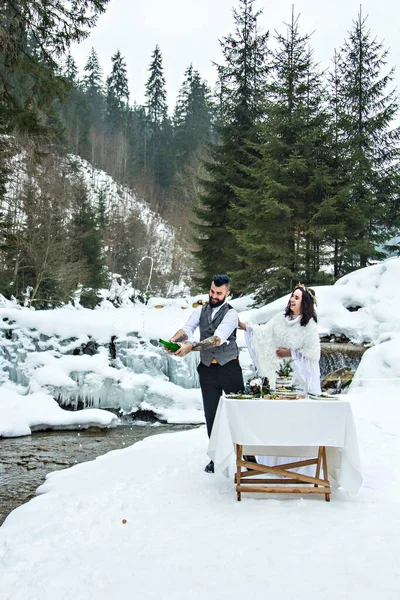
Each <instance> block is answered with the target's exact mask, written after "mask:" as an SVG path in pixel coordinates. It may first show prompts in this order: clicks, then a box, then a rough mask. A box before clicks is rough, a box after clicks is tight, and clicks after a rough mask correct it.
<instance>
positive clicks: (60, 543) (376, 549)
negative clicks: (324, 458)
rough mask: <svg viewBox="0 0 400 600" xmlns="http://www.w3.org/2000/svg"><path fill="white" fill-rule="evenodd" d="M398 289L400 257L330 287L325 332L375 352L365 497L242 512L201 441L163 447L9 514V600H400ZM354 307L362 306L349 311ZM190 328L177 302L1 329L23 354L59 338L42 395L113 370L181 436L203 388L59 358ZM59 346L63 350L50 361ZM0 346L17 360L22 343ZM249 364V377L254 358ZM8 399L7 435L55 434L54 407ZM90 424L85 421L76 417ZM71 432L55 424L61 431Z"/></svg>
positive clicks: (188, 438) (63, 479)
mask: <svg viewBox="0 0 400 600" xmlns="http://www.w3.org/2000/svg"><path fill="white" fill-rule="evenodd" d="M399 291H400V259H398V258H392V259H389V260H387V261H384V262H383V263H380V264H378V265H374V266H372V267H368V268H367V269H362V270H360V271H357V272H355V273H352V274H350V275H348V276H346V277H344V278H342V279H341V280H339V281H338V282H337V283H336V284H335V285H334V286H324V287H319V288H316V293H317V297H318V301H319V306H318V315H319V328H320V332H321V333H326V334H327V335H332V334H334V333H335V334H340V333H343V334H345V335H347V336H348V337H350V338H351V339H354V340H357V341H363V342H368V343H369V344H371V347H370V348H369V349H368V350H367V351H366V352H365V353H364V355H363V357H362V360H361V363H360V366H359V368H358V370H357V373H356V376H355V378H354V380H353V383H352V385H351V388H350V391H349V392H348V394H347V395H346V400H348V401H350V403H351V406H352V410H353V414H354V417H355V423H356V428H357V435H358V442H359V447H360V454H361V462H362V471H363V484H362V487H361V489H360V492H359V494H358V495H357V496H356V498H350V497H348V496H347V495H346V493H345V492H344V490H342V489H341V488H339V489H338V490H335V491H334V492H333V494H332V499H331V502H330V503H327V502H325V501H324V499H323V497H321V498H319V497H297V496H292V497H278V496H270V497H269V496H266V495H263V494H259V495H252V494H244V495H243V497H242V501H241V502H237V501H236V493H235V489H234V483H233V481H232V480H231V479H228V478H226V477H224V476H223V475H222V474H221V473H215V474H214V475H210V474H207V473H204V470H203V469H204V465H205V464H206V462H208V457H207V456H206V450H207V443H208V439H207V434H206V429H205V427H200V428H197V429H193V430H190V431H185V432H179V433H173V434H161V435H157V436H153V437H151V438H147V439H145V440H144V441H142V442H140V443H137V444H134V445H133V446H131V447H130V448H126V449H123V450H116V451H113V452H110V453H108V454H106V455H104V456H101V457H99V458H97V459H96V460H95V461H92V462H87V463H82V464H79V465H76V466H74V467H71V468H69V469H65V470H63V471H58V472H54V473H51V474H50V475H48V476H47V479H46V482H45V484H44V485H42V486H41V487H40V488H39V490H38V495H37V497H36V498H34V499H33V500H31V501H30V502H28V503H26V504H24V505H23V506H21V507H19V508H18V509H16V510H14V511H13V512H12V513H11V514H10V515H9V516H8V518H7V519H6V521H5V522H4V524H3V526H2V527H1V528H0V589H1V599H2V600H22V599H23V600H55V599H57V600H58V599H60V600H61V599H66V600H67V599H68V600H69V599H70V598H74V599H75V600H91V599H93V600H94V599H96V600H109V598H115V600H125V599H126V598H131V597H135V596H136V595H137V596H139V597H140V598H141V599H143V600H153V599H156V598H157V599H158V598H163V600H164V599H165V600H170V599H171V600H178V599H182V600H183V599H185V600H186V599H187V598H190V599H191V600H197V599H198V600H200V599H201V600H203V599H204V598H210V599H211V600H225V599H226V600H228V599H229V600H239V599H241V598H243V597H245V598H248V599H250V600H253V599H254V600H255V599H258V598H260V597H266V598H270V599H272V600H279V599H281V598H290V599H295V600H310V599H311V600H314V599H315V600H316V599H317V598H318V599H319V598H322V599H323V600H338V599H340V600H342V599H343V600H346V599H347V598H348V599H350V598H356V599H358V598H362V599H363V600H375V599H376V598H377V597H383V598H385V600H397V599H398V597H399V593H400V567H399V563H398V561H397V560H396V557H397V554H398V547H399V546H398V544H399V543H398V539H399V536H400V511H399V508H398V497H399V493H400V460H399V456H400V434H399V428H398V423H399V416H400V414H399V413H400V408H399V401H398V399H399V390H400V327H399V319H398V311H397V310H396V306H395V304H394V302H395V299H396V298H398V296H399ZM191 300H192V299H190V300H188V303H189V305H191ZM285 303H286V298H282V299H280V300H277V301H276V302H274V303H272V304H271V305H269V306H267V307H263V308H260V309H249V310H247V309H248V303H245V305H244V307H243V309H242V310H243V312H242V313H241V318H242V320H244V321H250V320H251V321H252V322H264V321H265V320H266V319H267V318H271V317H272V316H273V314H275V313H276V312H277V311H278V310H281V309H282V308H283V307H284V306H285ZM178 304H179V303H178ZM350 306H352V307H355V306H360V307H361V308H360V309H359V310H358V311H356V312H349V311H348V310H347V308H346V307H350ZM188 314H189V309H187V310H182V309H181V308H180V307H179V306H176V305H175V304H174V303H170V304H167V303H166V304H165V306H164V308H163V309H156V308H151V307H145V306H140V307H136V308H130V309H119V310H116V309H107V310H101V309H100V310H96V311H91V312H90V311H84V310H63V311H61V310H60V311H45V312H43V313H41V312H40V311H30V310H25V309H23V310H21V309H16V308H13V307H10V306H3V307H2V308H1V309H0V317H2V318H4V317H8V319H9V321H2V323H3V328H7V327H9V326H10V325H9V324H10V319H11V320H13V321H14V323H13V324H12V327H14V328H20V330H19V331H20V334H21V338H20V339H21V340H23V341H24V343H25V344H28V342H29V343H33V342H32V340H33V338H32V337H29V336H28V333H29V331H30V328H35V331H36V334H37V335H38V336H39V337H40V334H43V333H44V331H46V332H47V333H46V335H48V336H50V338H49V339H47V340H42V341H43V343H44V348H43V350H42V352H39V351H38V350H35V352H33V351H29V350H27V355H29V360H28V359H27V361H28V363H29V368H28V369H27V371H26V373H27V376H29V378H30V379H32V380H34V381H35V382H36V385H37V386H38V388H39V387H40V386H46V385H49V381H50V373H51V372H52V371H53V370H55V369H58V370H57V374H58V375H59V376H60V377H61V376H63V377H66V378H68V377H70V375H71V373H72V372H73V370H76V369H77V368H78V366H77V364H76V362H77V361H79V360H82V361H83V362H82V363H81V367H79V368H82V372H83V370H87V369H91V371H90V372H91V374H92V375H93V376H95V377H101V376H102V375H101V374H102V372H103V369H107V368H108V369H114V370H112V371H111V373H108V375H109V379H113V377H114V375H115V372H114V371H118V372H119V373H118V372H117V375H119V377H120V383H119V384H118V385H120V386H125V387H126V388H127V389H128V390H130V389H131V385H132V382H130V381H129V379H128V371H130V372H129V376H130V377H131V378H132V379H133V380H134V381H135V382H136V383H135V384H134V385H135V386H137V387H139V388H140V389H141V390H142V393H143V407H145V406H152V407H153V408H157V406H156V402H159V405H158V410H160V412H161V413H162V414H164V416H165V415H166V414H167V413H169V414H170V418H171V420H172V421H173V420H176V421H177V420H181V422H185V421H186V422H193V421H192V419H193V420H195V419H196V416H197V417H199V414H200V413H201V406H200V405H199V404H198V403H197V402H198V397H197V396H196V394H198V393H199V390H197V389H196V388H193V389H184V388H183V387H179V386H178V385H176V384H174V383H172V382H171V381H169V380H168V378H167V377H166V376H165V375H161V374H160V373H159V374H158V375H157V374H156V375H153V374H149V373H144V372H142V373H137V372H133V371H132V370H129V369H127V368H120V369H115V367H112V366H110V364H109V363H108V361H107V360H106V358H107V357H106V354H105V353H104V352H100V353H99V354H96V355H94V356H85V355H82V356H70V355H62V354H61V353H60V349H62V348H63V347H64V346H63V344H64V345H65V344H66V343H67V341H68V344H71V343H73V342H71V336H72V335H76V336H77V337H78V338H79V339H83V338H85V336H86V338H85V339H89V336H93V337H95V338H96V339H101V340H103V341H107V340H108V338H109V336H110V335H111V334H113V335H119V336H125V338H124V339H125V340H128V338H129V336H128V333H129V332H133V331H135V332H136V333H137V335H140V336H141V337H140V338H139V339H141V340H142V341H143V342H145V340H146V339H147V340H148V339H157V338H158V337H169V336H170V335H172V333H174V332H175V331H176V330H177V329H178V328H179V327H180V326H181V325H182V322H183V321H184V320H185V319H186V318H187V316H188ZM68 315H70V317H68ZM81 315H83V316H81ZM54 336H58V338H57V339H56V338H55V337H54ZM63 336H65V337H63ZM56 341H57V343H58V349H57V348H55V347H53V348H52V349H49V347H48V345H49V344H50V345H51V344H52V343H55V342H56ZM2 343H3V348H5V350H4V352H6V349H7V348H8V346H7V344H9V343H11V341H10V340H8V339H3V340H2ZM46 344H47V346H46ZM46 348H47V350H46ZM143 352H144V354H146V353H148V356H149V357H153V358H152V359H150V358H149V362H148V363H146V364H147V365H148V367H149V368H150V366H149V365H151V364H152V362H151V360H153V361H156V362H157V359H160V360H161V358H160V357H161V354H159V353H158V350H157V348H156V347H154V346H152V347H151V348H150V345H149V346H146V347H145V348H144V351H143ZM4 356H6V354H4ZM7 356H8V355H7ZM189 356H190V355H189ZM243 357H244V358H245V360H244V361H242V356H241V361H242V363H243V362H244V363H246V357H247V355H246V354H244V353H243ZM88 359H89V360H88ZM174 361H175V362H176V363H177V362H178V359H174ZM157 364H158V363H157ZM160 364H161V363H160ZM179 364H185V361H180V363H179ZM193 366H194V365H192V367H193ZM46 368H47V369H48V371H49V373H48V374H47V375H46V370H45V371H43V369H46ZM40 369H42V371H41V370H40ZM58 375H57V376H58ZM41 377H43V379H41ZM71 381H73V382H76V380H75V379H73V380H72V379H71ZM46 382H47V383H46ZM138 383H140V385H137V384H138ZM11 385H12V384H11V383H10V381H6V380H4V384H3V387H2V388H0V390H1V396H0V397H1V404H0V407H1V409H0V410H3V405H4V406H8V412H7V413H5V416H4V413H3V412H1V414H0V423H1V427H3V428H4V429H7V427H8V429H13V427H14V428H17V427H21V428H22V424H21V425H13V422H12V419H15V420H17V419H18V418H21V419H22V417H24V418H25V417H26V418H25V421H26V423H28V425H29V426H30V427H36V425H37V423H38V422H39V421H41V420H42V421H43V417H41V416H40V415H39V416H37V415H38V414H39V412H40V410H39V407H40V406H42V407H44V408H43V412H47V411H48V415H45V418H46V419H49V420H50V406H52V405H51V404H49V405H48V406H47V405H46V402H50V403H51V402H52V400H51V397H50V396H49V395H48V394H44V392H43V390H42V391H39V390H38V391H36V392H33V393H30V394H27V395H25V396H23V395H22V394H21V393H18V391H20V392H23V391H26V388H23V387H21V386H20V387H19V388H17V386H16V385H15V384H14V387H15V389H12V387H11ZM140 386H141V387H140ZM145 389H146V390H147V391H146V392H145ZM148 390H150V392H148ZM178 390H180V394H177V391H178ZM4 394H6V396H4ZM151 398H153V400H151ZM196 398H197V399H196ZM33 402H35V403H37V406H38V409H36V404H35V406H34V404H33ZM54 404H55V403H54ZM19 407H20V408H19ZM52 407H53V408H54V406H52ZM59 410H60V411H61V409H59ZM61 412H65V411H61ZM100 412H101V413H102V414H103V413H104V412H105V411H100ZM85 413H89V409H88V410H84V411H78V412H77V413H69V414H73V415H75V416H76V415H79V414H81V415H84V414H85ZM61 418H65V417H64V416H63V417H61V415H59V416H57V415H56V416H54V420H53V423H57V422H58V421H57V419H61ZM35 419H36V420H35ZM199 420H200V419H199ZM176 421H175V422H176ZM197 422H199V421H197ZM64 424H65V422H64Z"/></svg>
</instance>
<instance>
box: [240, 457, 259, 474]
mask: <svg viewBox="0 0 400 600" xmlns="http://www.w3.org/2000/svg"><path fill="white" fill-rule="evenodd" d="M243 460H245V461H246V462H251V463H256V464H257V461H256V457H255V456H253V455H252V454H243ZM246 471H251V469H248V468H247V467H246Z"/></svg>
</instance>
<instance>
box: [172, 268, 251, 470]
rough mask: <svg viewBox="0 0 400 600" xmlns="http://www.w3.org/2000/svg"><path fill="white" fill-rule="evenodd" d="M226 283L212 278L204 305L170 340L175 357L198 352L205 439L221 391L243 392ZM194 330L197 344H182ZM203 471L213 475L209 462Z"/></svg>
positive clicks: (228, 281) (234, 316) (220, 277)
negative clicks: (175, 344) (176, 344)
mask: <svg viewBox="0 0 400 600" xmlns="http://www.w3.org/2000/svg"><path fill="white" fill-rule="evenodd" d="M230 284H231V278H230V277H228V275H225V274H222V275H214V277H213V278H212V281H211V286H210V292H209V301H208V302H207V304H206V305H204V306H199V307H197V308H196V310H194V311H193V312H192V314H191V315H190V317H189V319H188V320H187V322H186V324H185V325H184V327H182V329H179V331H177V332H176V333H175V335H174V336H173V337H172V338H171V339H170V341H171V342H178V343H179V345H180V349H179V350H177V351H176V352H175V356H185V355H186V354H188V353H189V352H194V351H198V352H200V364H199V366H198V368H197V371H198V374H199V380H200V387H201V393H202V396H203V406H204V414H205V418H206V424H207V433H208V437H210V436H211V431H212V427H213V423H214V419H215V414H216V412H217V408H218V403H219V399H220V397H221V394H222V392H223V391H225V392H240V391H242V390H243V389H244V385H243V375H242V369H241V367H240V363H239V360H238V358H239V350H238V347H237V344H236V329H237V326H238V313H237V311H236V310H235V309H234V308H233V307H232V306H231V305H230V304H229V303H228V302H227V298H228V296H229V294H230ZM197 327H199V329H200V342H188V341H186V340H188V338H189V337H190V336H191V335H192V334H193V333H194V331H195V330H196V329H197ZM182 342H183V343H182ZM205 471H206V473H214V463H213V461H210V462H209V464H208V465H207V466H206V467H205Z"/></svg>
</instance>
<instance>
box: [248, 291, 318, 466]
mask: <svg viewBox="0 0 400 600" xmlns="http://www.w3.org/2000/svg"><path fill="white" fill-rule="evenodd" d="M316 303H317V302H316V298H315V293H314V290H312V289H309V288H306V287H305V286H304V285H302V284H300V283H299V284H298V285H297V286H296V287H295V289H294V290H293V292H292V294H291V296H290V299H289V302H288V304H287V306H286V310H285V312H284V313H279V314H277V315H276V316H275V317H273V318H272V319H271V320H270V321H268V323H266V324H265V325H250V324H246V323H243V322H242V321H240V320H239V327H240V328H241V329H244V330H245V332H246V333H245V335H246V344H247V347H248V349H249V352H250V355H251V358H252V360H253V362H254V364H255V366H256V367H257V371H258V374H259V375H260V376H261V377H262V378H263V377H267V378H268V382H269V385H270V389H271V390H275V386H276V371H277V370H278V369H279V366H280V360H281V359H282V358H286V357H288V358H289V357H290V358H291V366H292V369H293V386H294V387H295V389H296V393H297V395H298V397H305V396H307V394H309V393H311V394H317V395H319V394H320V393H321V384H320V370H319V359H320V356H321V345H320V341H319V335H318V330H317V315H316V312H315V308H314V305H316ZM245 458H246V457H245ZM247 460H255V458H254V457H247ZM289 460H290V461H296V460H301V459H300V457H295V456H290V457H289V456H286V457H280V456H258V457H257V461H258V462H259V463H261V464H265V465H269V466H274V465H275V466H278V465H281V464H284V463H287V462H288V461H289ZM295 470H296V471H298V472H300V473H303V474H304V475H311V476H313V475H314V471H315V467H310V466H308V467H299V468H297V469H295Z"/></svg>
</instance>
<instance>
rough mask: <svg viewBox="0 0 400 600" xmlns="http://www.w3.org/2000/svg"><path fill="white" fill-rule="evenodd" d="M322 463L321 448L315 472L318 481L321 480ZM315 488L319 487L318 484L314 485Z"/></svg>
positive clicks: (320, 448)
mask: <svg viewBox="0 0 400 600" xmlns="http://www.w3.org/2000/svg"><path fill="white" fill-rule="evenodd" d="M321 462H322V446H320V447H319V448H318V458H317V468H316V470H315V477H316V479H319V474H320V472H321ZM314 487H318V484H317V483H314Z"/></svg>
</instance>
